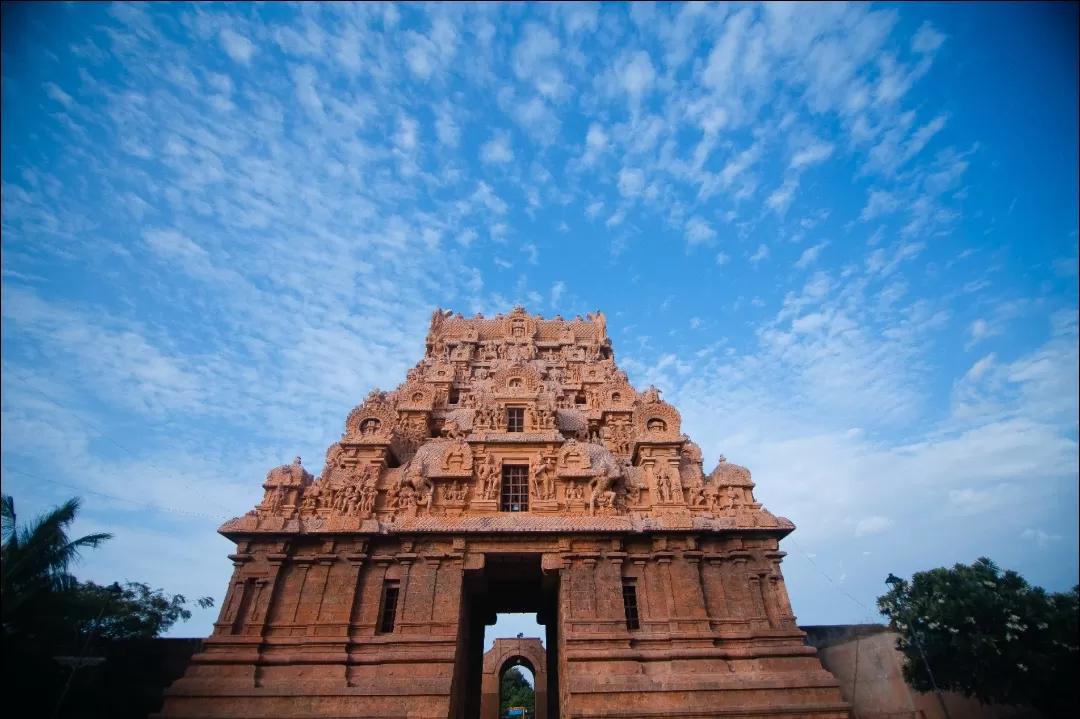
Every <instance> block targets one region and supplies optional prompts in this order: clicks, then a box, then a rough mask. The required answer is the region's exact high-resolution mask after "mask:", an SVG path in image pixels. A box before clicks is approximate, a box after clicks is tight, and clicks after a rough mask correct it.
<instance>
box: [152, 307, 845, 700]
mask: <svg viewBox="0 0 1080 719" xmlns="http://www.w3.org/2000/svg"><path fill="white" fill-rule="evenodd" d="M605 322H606V320H605V318H604V315H603V314H602V313H599V312H597V313H596V314H595V315H590V316H589V318H588V319H586V320H582V319H580V318H578V319H575V320H570V321H567V320H562V319H561V318H556V319H554V320H544V319H542V318H540V317H534V316H531V315H529V314H527V313H526V312H525V311H524V310H522V309H520V308H517V309H515V310H514V311H513V312H511V313H510V314H509V315H506V316H497V317H495V318H493V319H484V318H482V317H479V316H478V317H476V318H473V319H466V318H464V317H461V316H460V315H453V314H451V313H448V312H443V311H436V312H435V314H434V316H433V317H432V322H431V328H430V331H429V332H428V337H427V351H426V354H425V357H424V359H422V360H421V361H420V362H419V363H418V364H417V365H416V366H415V367H414V368H413V369H411V370H410V371H409V372H408V374H407V377H406V380H405V382H404V383H403V384H402V385H400V386H399V387H398V388H397V389H396V390H394V391H392V392H381V391H379V390H375V391H373V392H372V393H371V394H370V395H368V397H367V398H366V399H365V401H364V402H363V403H362V404H361V405H359V406H358V407H357V408H356V409H354V410H353V411H352V412H351V413H350V414H349V416H348V418H347V420H346V423H345V431H344V432H343V434H342V437H341V440H340V441H339V442H337V443H335V444H334V445H332V446H331V447H330V448H329V450H328V451H327V455H326V464H325V466H324V468H323V470H322V472H321V473H320V475H319V477H318V478H314V477H312V475H311V474H309V473H308V472H307V471H306V470H305V469H304V468H303V466H302V465H301V463H300V460H299V458H298V459H297V460H296V461H295V462H294V463H293V464H291V465H286V466H284V467H280V468H278V469H275V470H272V471H271V472H270V474H269V475H268V476H267V481H266V483H265V484H264V485H263V486H264V488H265V490H266V494H265V497H264V500H263V502H262V503H261V504H259V506H258V507H256V508H255V509H254V510H252V511H251V512H249V513H248V514H246V515H245V516H243V517H239V518H236V519H233V520H230V521H229V522H227V523H225V525H223V526H222V528H221V530H220V531H221V533H222V534H224V535H225V536H226V537H228V538H229V539H231V540H232V541H234V542H235V543H236V552H235V553H234V554H232V555H230V558H231V559H232V561H233V565H234V572H233V577H232V580H231V582H230V586H229V590H228V593H227V595H226V598H225V601H224V602H223V603H222V609H221V615H220V617H219V620H218V622H217V623H216V624H215V628H214V633H213V635H212V636H211V637H209V638H208V639H207V640H206V642H205V646H204V651H202V652H201V653H199V654H197V655H196V656H195V657H194V659H193V662H192V664H191V666H190V668H189V669H188V671H187V673H186V674H185V675H184V677H183V678H182V679H180V680H179V681H177V682H176V684H175V685H174V686H173V687H172V688H171V689H170V691H169V693H168V696H167V699H166V702H165V706H164V708H163V710H162V715H163V716H167V717H250V716H258V717H264V718H270V717H308V716H328V717H330V716H332V717H346V716H348V717H402V716H409V717H446V716H450V717H470V718H472V717H476V716H478V715H480V713H481V696H482V694H483V685H484V679H483V672H482V667H481V662H482V660H481V656H482V654H481V653H482V641H483V628H484V626H485V625H487V624H491V623H493V622H494V621H495V614H496V613H497V612H511V611H513V612H522V611H525V612H537V618H538V622H539V623H541V624H542V625H544V626H545V627H546V629H547V637H546V646H547V647H548V652H547V653H546V655H545V657H544V659H543V661H544V662H545V663H546V666H545V667H544V669H543V675H544V677H545V693H546V704H547V706H546V711H547V715H548V716H550V717H600V716H608V717H626V718H627V719H629V718H630V717H657V716H681V717H707V716H708V717H714V716H715V717H720V716H725V717H735V716H740V717H741V716H751V715H752V716H755V717H760V716H799V717H809V716H813V717H841V716H846V715H847V705H846V704H845V703H844V702H843V701H842V700H841V699H840V694H839V692H838V689H837V682H836V680H835V679H834V678H833V677H832V676H831V675H830V674H829V673H828V672H826V671H824V670H823V669H822V667H821V664H820V662H819V661H818V659H817V657H816V656H815V651H814V649H812V648H808V647H805V646H804V645H803V642H802V636H803V634H802V632H800V631H799V629H798V628H797V627H796V625H795V618H794V617H793V616H792V613H791V607H790V604H789V602H788V597H787V591H786V589H785V588H784V582H783V577H782V575H781V573H780V568H779V565H780V561H781V559H782V558H783V556H784V554H783V552H779V551H778V542H779V540H780V539H781V538H782V537H784V536H785V535H786V534H788V533H789V532H791V531H792V530H793V529H794V526H793V525H792V524H791V522H789V521H788V520H787V519H784V518H783V517H775V516H774V515H772V514H771V513H769V512H768V511H766V510H764V509H763V508H762V507H761V505H760V504H759V503H758V502H756V501H755V499H754V495H753V488H754V484H753V482H752V481H751V480H750V473H749V471H747V470H746V469H744V468H742V467H738V466H737V465H733V464H729V463H727V462H726V460H722V461H721V463H720V465H719V466H718V467H717V468H716V469H715V470H713V471H712V472H711V473H709V474H708V475H706V474H705V472H704V471H703V468H702V466H701V451H700V449H699V448H698V447H697V445H695V444H694V443H693V442H691V441H690V440H689V439H688V438H687V437H686V436H685V435H683V434H681V426H680V425H681V418H680V416H679V413H678V411H677V410H676V409H675V408H674V407H672V406H671V405H669V404H667V403H666V402H664V401H663V400H662V399H661V397H660V392H659V391H658V390H657V389H656V388H653V387H650V388H648V389H646V390H645V391H644V392H638V391H636V390H635V389H634V388H633V387H631V386H630V384H629V382H628V380H627V377H626V374H625V373H624V372H622V371H621V370H619V369H618V367H617V366H616V365H615V362H614V359H613V355H612V350H611V343H610V341H609V339H608V337H607V332H606V324H605Z"/></svg>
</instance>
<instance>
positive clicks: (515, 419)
mask: <svg viewBox="0 0 1080 719" xmlns="http://www.w3.org/2000/svg"><path fill="white" fill-rule="evenodd" d="M506 431H507V432H524V431H525V408H524V407H507V409H506Z"/></svg>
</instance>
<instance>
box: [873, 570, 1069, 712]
mask: <svg viewBox="0 0 1080 719" xmlns="http://www.w3.org/2000/svg"><path fill="white" fill-rule="evenodd" d="M889 583H890V587H891V589H890V591H889V592H888V593H886V594H884V595H882V596H881V597H879V598H878V609H879V610H880V611H881V613H882V614H883V615H885V616H886V617H888V618H889V619H891V620H892V623H893V625H894V626H895V628H896V629H897V631H898V632H899V633H900V638H899V639H898V640H897V647H898V648H899V650H900V651H901V652H903V653H904V655H905V657H906V659H907V662H906V665H905V667H904V679H905V680H906V681H907V683H908V684H910V685H911V686H912V687H914V688H915V689H916V690H918V691H920V692H928V691H931V689H932V688H933V685H932V683H931V680H930V675H929V674H928V673H927V667H926V665H927V664H929V666H930V671H931V672H933V678H934V680H935V681H936V683H937V686H938V687H939V688H940V689H942V690H945V691H955V692H959V693H960V694H963V695H964V696H966V697H976V698H977V699H979V700H980V701H981V702H983V703H985V704H1013V705H1019V706H1029V707H1033V708H1035V709H1037V710H1039V711H1040V712H1042V713H1043V714H1044V715H1045V716H1064V715H1065V714H1066V713H1071V711H1070V710H1073V709H1075V708H1076V696H1077V694H1076V677H1077V676H1078V670H1080V661H1078V658H1080V654H1078V650H1077V634H1078V623H1077V616H1078V612H1080V606H1078V597H1080V587H1074V588H1073V589H1072V590H1071V591H1069V592H1063V593H1049V592H1047V591H1046V590H1044V589H1042V588H1041V587H1032V586H1030V585H1029V584H1028V583H1027V581H1026V580H1025V579H1024V578H1023V577H1022V576H1020V575H1019V574H1017V573H1016V572H1014V571H1002V570H1000V569H999V568H998V567H997V566H996V565H995V564H994V563H993V562H992V561H990V560H989V559H986V558H980V559H978V560H977V561H975V562H974V563H973V564H972V565H971V566H967V565H964V564H957V565H956V566H954V567H953V568H952V569H945V568H939V569H932V570H929V571H925V572H917V573H916V574H915V575H914V576H913V577H912V579H911V581H910V582H907V581H905V580H903V579H898V578H896V577H893V576H892V575H890V579H889ZM920 645H921V650H922V653H925V656H926V661H925V662H924V661H923V659H922V656H921V654H920Z"/></svg>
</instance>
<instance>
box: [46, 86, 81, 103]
mask: <svg viewBox="0 0 1080 719" xmlns="http://www.w3.org/2000/svg"><path fill="white" fill-rule="evenodd" d="M45 94H47V95H48V96H49V97H51V98H52V99H53V100H56V101H57V102H59V103H60V104H61V105H63V106H64V107H66V108H70V107H71V106H72V105H74V104H75V101H74V100H73V99H72V98H71V95H69V94H67V93H66V92H64V91H63V90H61V89H60V87H59V86H57V85H56V83H52V82H47V83H45Z"/></svg>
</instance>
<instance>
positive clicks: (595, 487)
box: [589, 465, 617, 514]
mask: <svg viewBox="0 0 1080 719" xmlns="http://www.w3.org/2000/svg"><path fill="white" fill-rule="evenodd" d="M616 479H617V477H616V476H613V473H612V472H611V470H610V469H608V466H607V465H604V466H603V467H602V468H601V470H600V474H598V475H597V476H595V477H593V478H592V479H591V480H589V489H590V491H591V494H590V495H589V514H593V513H594V512H595V511H596V507H597V506H598V505H599V504H600V503H601V502H603V501H605V493H606V492H609V491H611V490H612V488H613V487H614V485H615V480H616Z"/></svg>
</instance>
